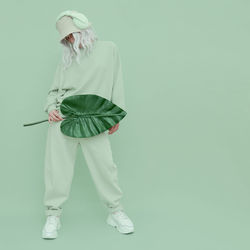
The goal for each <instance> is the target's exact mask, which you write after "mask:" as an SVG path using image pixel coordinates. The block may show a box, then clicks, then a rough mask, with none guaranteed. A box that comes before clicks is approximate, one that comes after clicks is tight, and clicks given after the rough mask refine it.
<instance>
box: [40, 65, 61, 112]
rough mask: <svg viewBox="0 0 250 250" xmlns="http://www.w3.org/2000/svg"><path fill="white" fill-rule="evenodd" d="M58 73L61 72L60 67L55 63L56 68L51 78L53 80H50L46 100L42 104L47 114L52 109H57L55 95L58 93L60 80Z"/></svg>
mask: <svg viewBox="0 0 250 250" xmlns="http://www.w3.org/2000/svg"><path fill="white" fill-rule="evenodd" d="M60 73H61V67H60V64H58V65H57V68H56V72H55V74H54V79H53V82H52V85H51V87H50V88H49V91H48V96H47V100H46V102H45V105H44V108H43V110H44V112H46V113H47V114H49V112H50V111H51V110H53V109H57V107H56V102H57V100H56V96H57V93H58V86H59V81H60Z"/></svg>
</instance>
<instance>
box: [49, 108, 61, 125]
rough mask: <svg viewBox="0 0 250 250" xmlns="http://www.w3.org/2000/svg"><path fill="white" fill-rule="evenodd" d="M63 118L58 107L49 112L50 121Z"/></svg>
mask: <svg viewBox="0 0 250 250" xmlns="http://www.w3.org/2000/svg"><path fill="white" fill-rule="evenodd" d="M61 120H63V118H62V117H61V116H60V114H59V111H58V110H57V109H54V110H51V111H50V112H49V119H48V121H49V123H51V122H52V121H53V122H58V121H61Z"/></svg>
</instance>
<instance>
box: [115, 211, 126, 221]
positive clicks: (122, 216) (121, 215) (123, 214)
mask: <svg viewBox="0 0 250 250" xmlns="http://www.w3.org/2000/svg"><path fill="white" fill-rule="evenodd" d="M114 215H117V216H119V217H120V218H122V219H125V220H127V221H129V218H128V216H127V215H126V214H125V213H124V212H122V211H117V212H115V213H114Z"/></svg>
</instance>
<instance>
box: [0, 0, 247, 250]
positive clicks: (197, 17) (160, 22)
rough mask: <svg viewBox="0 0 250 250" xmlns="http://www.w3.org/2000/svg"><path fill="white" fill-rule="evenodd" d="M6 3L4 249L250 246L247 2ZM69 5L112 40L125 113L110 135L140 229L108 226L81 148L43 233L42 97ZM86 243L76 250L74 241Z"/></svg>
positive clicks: (221, 249)
mask: <svg viewBox="0 0 250 250" xmlns="http://www.w3.org/2000/svg"><path fill="white" fill-rule="evenodd" d="M2 6H3V7H2V12H1V17H0V20H1V26H2V28H1V34H2V36H1V37H2V39H1V44H2V46H1V57H0V60H1V65H2V71H1V88H2V90H1V98H0V100H1V101H0V104H1V107H2V112H1V131H2V133H1V140H0V143H1V151H2V155H1V174H0V178H1V181H0V185H1V186H0V194H1V223H0V231H1V238H2V239H3V240H1V241H2V244H4V246H5V247H8V249H17V248H18V249H61V250H62V249H68V248H69V247H72V249H80V248H81V249H91V250H97V249H98V250H99V249H119V250H123V249H126V250H127V249H132V250H138V249H147V250H149V249H150V250H151V249H171V250H183V249H185V250H235V249H240V250H246V249H249V247H250V243H249V240H248V239H249V228H250V216H249V215H250V170H249V163H250V161H249V141H250V134H249V125H250V124H249V117H250V114H249V105H250V98H249V97H250V96H249V91H250V85H249V76H250V75H249V66H250V65H249V58H250V51H249V45H250V31H249V30H250V27H249V25H250V15H249V13H250V3H249V1H246V0H237V1H236V0H234V1H233V0H221V1H218V0H210V1H201V0H190V1H185V0H166V1H163V0H162V1H160V0H156V1H139V0H137V1H132V0H130V1H129V0H127V1H125V0H119V1H115V0H112V1H111V0H107V1H95V0H92V1H88V2H87V1H76V0H73V1H62V0H61V1H11V2H7V1H5V2H3V3H2ZM67 9H75V10H78V11H80V12H83V13H85V14H86V16H87V17H88V18H89V19H90V20H91V21H92V23H93V25H94V27H95V29H96V31H97V34H98V36H99V38H100V39H101V40H112V41H114V42H115V43H116V44H117V45H118V46H119V49H120V53H121V59H122V65H123V73H124V84H125V96H126V103H127V107H128V115H127V117H126V118H125V119H124V120H123V121H122V122H121V124H120V128H119V130H118V131H117V132H115V134H113V135H110V140H111V144H112V149H113V157H114V160H115V161H116V163H117V166H118V169H119V179H120V185H121V188H122V189H123V192H124V197H123V200H122V201H123V204H124V207H125V208H126V211H127V213H128V215H129V216H130V218H131V219H133V221H134V224H135V230H136V232H135V233H134V234H132V235H127V236H125V235H121V234H119V233H118V232H116V231H115V229H113V228H111V227H109V226H108V225H106V224H105V219H106V210H105V209H104V207H103V206H102V204H101V202H100V201H99V198H98V196H97V193H96V190H95V187H94V184H93V182H92V180H91V177H90V173H89V171H88V169H87V166H86V163H85V160H84V157H83V155H82V154H81V151H80V148H79V150H78V155H77V160H76V165H75V176H74V179H73V183H72V188H71V194H70V198H69V200H68V201H67V202H66V203H65V204H64V206H63V207H64V212H63V217H62V225H63V227H62V229H61V231H60V232H59V238H58V239H57V240H55V241H44V240H42V239H41V238H40V237H41V229H42V226H43V223H44V219H45V217H44V211H43V203H42V202H43V201H42V199H43V192H44V186H43V166H44V165H43V164H44V153H45V142H46V133H47V127H48V124H47V123H42V124H40V125H36V126H31V127H23V126H22V125H23V124H24V123H29V122H33V121H38V120H42V119H46V115H45V113H44V112H43V105H44V102H45V98H46V95H47V91H48V88H49V86H50V84H51V81H52V77H53V74H54V71H55V66H56V63H57V61H58V59H59V58H60V57H61V47H60V46H59V44H58V41H57V40H58V34H57V33H56V32H57V31H56V29H55V23H54V21H55V18H56V16H57V15H58V14H59V13H60V12H61V11H63V10H67ZM79 247H80V248H79Z"/></svg>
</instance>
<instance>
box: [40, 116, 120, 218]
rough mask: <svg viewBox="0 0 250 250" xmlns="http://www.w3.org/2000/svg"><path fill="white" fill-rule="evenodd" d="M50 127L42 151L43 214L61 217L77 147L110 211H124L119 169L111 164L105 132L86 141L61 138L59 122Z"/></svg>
mask: <svg viewBox="0 0 250 250" xmlns="http://www.w3.org/2000/svg"><path fill="white" fill-rule="evenodd" d="M61 122H62V121H58V122H52V123H51V124H49V127H48V132H47V142H46V150H45V168H44V183H45V194H44V206H45V215H59V216H60V215H61V213H62V204H63V203H64V202H65V201H66V200H67V199H68V197H69V193H70V188H71V183H72V178H73V174H74V165H75V157H76V152H77V146H78V144H80V145H81V149H82V152H83V155H84V158H85V160H86V163H87V166H88V169H89V171H90V174H91V176H92V180H93V181H94V184H95V187H96V190H97V193H98V195H99V197H100V199H101V201H102V204H103V205H104V207H106V208H107V210H108V211H109V212H113V211H117V210H119V209H123V206H122V204H121V202H120V199H121V197H122V194H123V193H122V190H121V189H120V187H119V184H118V170H117V166H116V164H115V163H114V161H113V157H112V151H111V145H110V141H109V138H108V137H109V135H108V131H105V132H103V133H101V134H98V135H96V136H92V137H88V138H73V137H69V136H66V135H64V134H63V133H62V132H61V130H60V123H61Z"/></svg>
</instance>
